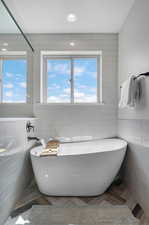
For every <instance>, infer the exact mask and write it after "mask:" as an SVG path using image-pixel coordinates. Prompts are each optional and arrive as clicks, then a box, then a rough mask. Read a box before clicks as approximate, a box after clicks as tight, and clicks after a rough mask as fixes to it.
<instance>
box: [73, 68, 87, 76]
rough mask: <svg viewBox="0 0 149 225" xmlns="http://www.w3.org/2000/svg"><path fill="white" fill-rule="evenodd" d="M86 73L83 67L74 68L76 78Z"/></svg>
mask: <svg viewBox="0 0 149 225" xmlns="http://www.w3.org/2000/svg"><path fill="white" fill-rule="evenodd" d="M84 72H85V67H83V66H76V67H75V68H74V74H75V76H81V75H82V74H83V73H84Z"/></svg>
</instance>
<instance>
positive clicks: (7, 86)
mask: <svg viewBox="0 0 149 225" xmlns="http://www.w3.org/2000/svg"><path fill="white" fill-rule="evenodd" d="M4 88H13V84H11V83H10V84H5V85H4Z"/></svg>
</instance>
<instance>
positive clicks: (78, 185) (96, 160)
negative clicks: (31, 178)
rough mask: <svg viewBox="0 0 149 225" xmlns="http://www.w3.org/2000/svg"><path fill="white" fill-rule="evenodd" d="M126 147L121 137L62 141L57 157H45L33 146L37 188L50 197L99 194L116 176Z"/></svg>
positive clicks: (33, 163)
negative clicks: (78, 141) (74, 141)
mask: <svg viewBox="0 0 149 225" xmlns="http://www.w3.org/2000/svg"><path fill="white" fill-rule="evenodd" d="M126 147H127V143H126V142H125V141H123V140H121V139H103V140H96V141H86V142H80V143H63V144H61V146H60V149H59V151H58V155H57V156H46V157H40V156H39V154H40V152H41V151H42V147H41V146H39V147H35V148H33V149H32V150H31V160H32V165H33V170H34V174H35V178H36V182H37V184H38V187H39V190H40V191H41V192H42V193H43V194H46V195H51V196H52V195H54V196H95V195H100V194H102V193H103V192H105V191H106V189H107V188H108V187H109V186H110V184H111V183H112V181H113V180H114V178H115V176H116V175H117V173H118V171H119V169H120V167H121V164H122V162H123V159H124V156H125V152H126Z"/></svg>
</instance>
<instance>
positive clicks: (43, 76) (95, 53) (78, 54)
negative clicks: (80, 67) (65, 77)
mask: <svg viewBox="0 0 149 225" xmlns="http://www.w3.org/2000/svg"><path fill="white" fill-rule="evenodd" d="M58 56H60V57H65V56H67V57H69V58H71V57H72V56H73V57H78V58H80V57H81V56H82V57H85V56H86V57H97V59H98V63H97V74H98V75H97V102H93V103H85V102H84V103H83V102H81V103H74V97H73V95H74V88H73V85H74V82H73V74H72V72H71V75H72V77H71V79H72V82H71V99H70V100H71V102H70V103H49V102H47V95H46V93H45V92H46V91H47V87H46V85H47V80H46V74H47V71H46V69H47V66H46V63H47V62H46V61H47V59H48V58H54V57H56V58H57V57H58ZM71 62H72V61H71ZM40 69H41V70H40V104H45V105H52V104H53V105H61V104H62V105H79V104H81V105H90V104H91V105H99V104H100V105H103V93H102V51H41V67H40ZM71 69H73V68H72V67H71Z"/></svg>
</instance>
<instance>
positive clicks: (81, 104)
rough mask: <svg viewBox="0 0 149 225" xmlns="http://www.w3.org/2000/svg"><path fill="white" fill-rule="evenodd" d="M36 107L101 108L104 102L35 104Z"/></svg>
mask: <svg viewBox="0 0 149 225" xmlns="http://www.w3.org/2000/svg"><path fill="white" fill-rule="evenodd" d="M36 105H40V106H42V105H43V106H60V105H62V106H77V105H79V106H86V105H87V106H94V105H97V106H103V105H105V103H104V102H97V103H36Z"/></svg>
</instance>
